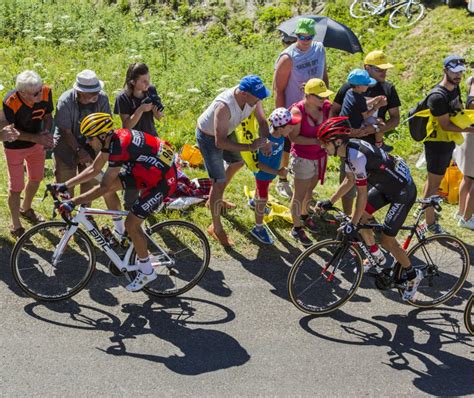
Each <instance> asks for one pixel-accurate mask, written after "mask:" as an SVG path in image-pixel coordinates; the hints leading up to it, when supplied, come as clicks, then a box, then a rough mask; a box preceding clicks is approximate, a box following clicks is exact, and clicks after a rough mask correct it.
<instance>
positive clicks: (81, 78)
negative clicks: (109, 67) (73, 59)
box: [73, 69, 104, 93]
mask: <svg viewBox="0 0 474 398" xmlns="http://www.w3.org/2000/svg"><path fill="white" fill-rule="evenodd" d="M73 87H74V90H76V91H79V92H81V93H94V92H97V91H100V90H101V89H102V88H103V87H104V82H103V81H102V80H99V79H97V75H96V74H95V72H94V71H93V70H90V69H84V70H83V71H82V72H79V73H78V74H77V75H76V82H75V83H74V86H73Z"/></svg>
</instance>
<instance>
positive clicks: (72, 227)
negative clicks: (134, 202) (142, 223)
mask: <svg viewBox="0 0 474 398" xmlns="http://www.w3.org/2000/svg"><path fill="white" fill-rule="evenodd" d="M127 214H128V212H127V211H121V210H102V209H93V208H87V207H83V206H81V207H80V208H79V210H78V212H77V213H76V215H75V216H74V217H73V218H72V219H71V220H69V222H68V224H69V225H68V228H67V231H66V233H65V234H64V236H63V237H62V239H61V241H60V242H59V244H58V246H57V247H56V249H55V251H54V253H53V258H52V263H53V265H55V266H56V265H57V263H58V261H59V259H60V258H61V254H62V253H63V252H64V249H65V248H66V246H67V244H68V242H69V240H70V239H71V238H72V237H73V235H74V234H75V233H76V231H77V229H78V228H79V225H83V226H84V227H85V229H86V231H87V232H88V233H89V235H91V236H92V237H93V238H94V241H95V242H96V243H97V245H98V247H99V248H100V250H101V251H103V252H104V253H105V254H106V255H107V257H108V258H109V259H110V260H111V261H112V263H114V264H115V266H116V267H117V268H118V269H119V270H120V271H121V272H132V271H136V270H137V269H138V266H136V265H130V264H129V262H130V258H131V255H132V251H133V243H132V242H130V245H129V247H128V249H127V252H126V253H125V256H124V258H123V260H121V259H120V257H119V255H118V254H117V253H116V252H115V250H114V249H113V248H112V247H111V246H110V244H109V242H108V241H107V239H105V237H104V236H103V235H102V233H101V232H100V231H99V230H98V229H97V228H96V227H95V226H94V224H93V223H91V222H90V221H89V220H88V219H87V216H88V215H101V216H104V215H105V216H117V217H123V216H127ZM142 229H143V232H144V233H145V235H146V236H147V238H148V240H149V241H150V242H152V243H153V245H154V246H155V247H156V248H157V249H158V250H159V251H160V262H159V264H158V263H153V262H152V266H153V267H156V266H158V265H164V266H171V265H173V264H174V261H173V260H172V259H171V258H170V257H169V256H168V254H167V253H166V251H165V250H163V249H162V248H161V247H160V246H159V245H158V244H157V243H155V242H154V241H153V239H152V238H151V236H150V231H149V230H148V229H147V228H142ZM161 258H163V259H164V260H165V261H161Z"/></svg>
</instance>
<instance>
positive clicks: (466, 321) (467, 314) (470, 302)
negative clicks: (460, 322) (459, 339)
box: [464, 294, 474, 336]
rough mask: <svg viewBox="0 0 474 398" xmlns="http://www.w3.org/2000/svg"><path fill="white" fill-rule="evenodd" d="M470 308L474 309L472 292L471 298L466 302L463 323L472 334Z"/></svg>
mask: <svg viewBox="0 0 474 398" xmlns="http://www.w3.org/2000/svg"><path fill="white" fill-rule="evenodd" d="M472 310H474V294H471V298H470V299H469V300H468V302H467V304H466V309H465V310H464V325H466V329H467V331H468V332H469V334H471V335H473V336H474V325H473V324H472Z"/></svg>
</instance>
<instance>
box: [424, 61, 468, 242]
mask: <svg viewBox="0 0 474 398" xmlns="http://www.w3.org/2000/svg"><path fill="white" fill-rule="evenodd" d="M465 71H466V61H465V60H464V59H463V58H461V57H459V56H457V55H450V56H449V57H446V58H445V59H444V61H443V72H444V76H443V80H441V82H440V83H439V84H437V85H436V87H435V89H434V90H436V91H435V92H433V93H432V94H430V95H429V97H428V101H427V103H426V105H427V107H428V108H429V109H430V111H431V114H432V115H433V116H434V117H435V119H436V120H437V122H438V123H439V126H440V128H441V131H438V132H437V133H436V134H431V135H430V136H428V137H427V138H426V139H425V141H424V146H425V155H426V169H427V171H428V179H427V181H426V182H425V187H424V195H425V198H426V197H428V196H431V195H435V194H436V193H437V192H438V188H439V185H440V183H441V180H442V179H443V177H444V174H445V173H446V169H447V168H448V166H449V163H450V162H451V159H452V156H453V151H454V148H455V146H456V145H455V143H454V141H453V140H452V138H453V137H452V135H450V134H449V133H458V134H461V133H462V132H463V131H464V132H466V133H474V127H467V128H465V129H461V128H459V127H458V126H456V125H455V124H453V123H452V122H451V120H450V119H449V116H450V114H453V113H455V112H456V111H459V110H461V109H463V104H462V100H461V90H460V88H459V83H461V81H462V78H463V73H464V72H465ZM434 90H433V91H434ZM426 223H427V224H428V229H429V230H430V231H431V232H433V233H436V234H439V233H443V229H442V228H441V226H440V225H439V224H438V223H437V222H436V220H435V215H434V210H433V209H427V210H426Z"/></svg>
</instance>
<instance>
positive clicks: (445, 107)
mask: <svg viewBox="0 0 474 398" xmlns="http://www.w3.org/2000/svg"><path fill="white" fill-rule="evenodd" d="M436 87H438V89H441V92H440V93H434V94H432V95H430V97H429V98H428V102H427V106H428V108H429V109H430V111H431V114H432V115H433V116H442V115H446V114H447V113H454V112H456V111H458V110H461V109H462V101H461V91H460V90H459V86H456V87H455V88H454V89H453V90H451V91H449V90H448V89H447V88H446V87H443V86H440V85H439V84H438V85H437V86H436Z"/></svg>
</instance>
